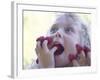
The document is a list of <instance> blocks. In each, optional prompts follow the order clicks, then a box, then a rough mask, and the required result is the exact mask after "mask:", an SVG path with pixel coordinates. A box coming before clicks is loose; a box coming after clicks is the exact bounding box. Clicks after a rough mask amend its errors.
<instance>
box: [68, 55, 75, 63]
mask: <svg viewBox="0 0 100 80" xmlns="http://www.w3.org/2000/svg"><path fill="white" fill-rule="evenodd" d="M74 59H76V55H74V54H69V60H70V61H71V62H72V61H73V60H74Z"/></svg>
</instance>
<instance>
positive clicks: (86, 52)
mask: <svg viewBox="0 0 100 80" xmlns="http://www.w3.org/2000/svg"><path fill="white" fill-rule="evenodd" d="M84 52H85V55H86V56H87V54H88V52H90V49H89V48H88V47H86V46H84Z"/></svg>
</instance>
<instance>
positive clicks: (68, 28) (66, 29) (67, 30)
mask: <svg viewBox="0 0 100 80" xmlns="http://www.w3.org/2000/svg"><path fill="white" fill-rule="evenodd" d="M64 30H65V32H66V33H70V32H73V29H72V28H71V27H66V28H64Z"/></svg>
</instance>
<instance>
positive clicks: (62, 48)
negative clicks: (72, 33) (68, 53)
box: [53, 44, 64, 55]
mask: <svg viewBox="0 0 100 80" xmlns="http://www.w3.org/2000/svg"><path fill="white" fill-rule="evenodd" d="M53 47H57V50H56V51H55V52H54V55H60V54H62V52H63V51H64V47H63V46H62V45H61V44H54V45H53Z"/></svg>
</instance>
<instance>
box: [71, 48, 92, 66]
mask: <svg viewBox="0 0 100 80" xmlns="http://www.w3.org/2000/svg"><path fill="white" fill-rule="evenodd" d="M90 56H91V55H90V51H88V52H87V53H86V52H85V51H84V50H82V51H81V52H80V53H78V55H77V58H76V59H74V60H73V61H72V64H73V66H90V65H91V59H90Z"/></svg>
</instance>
